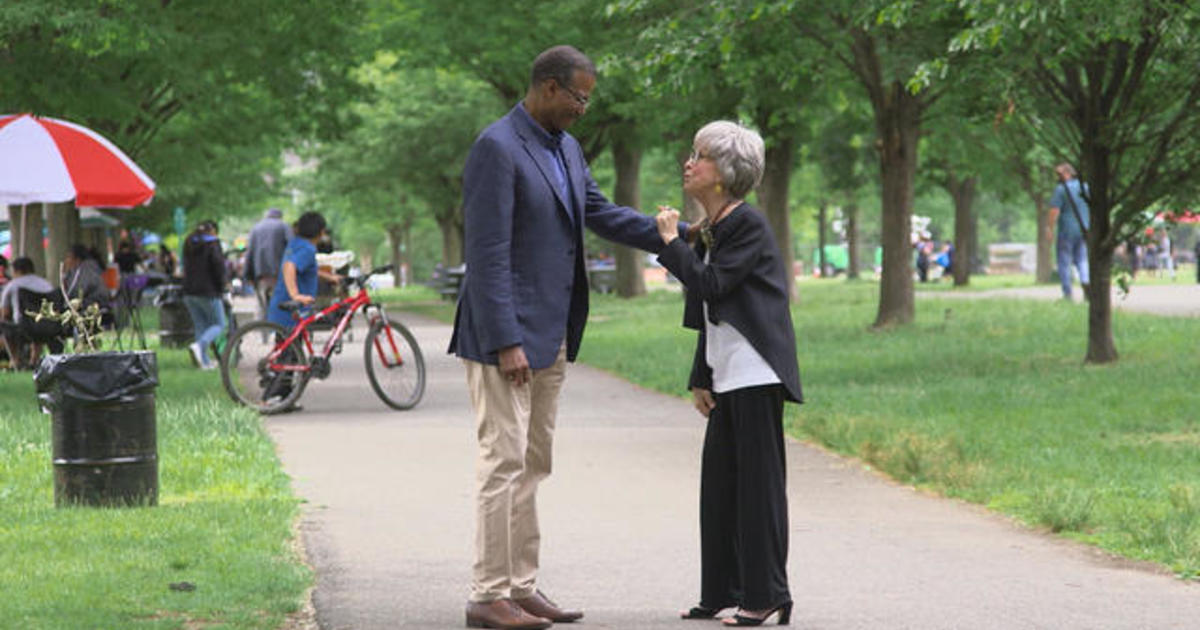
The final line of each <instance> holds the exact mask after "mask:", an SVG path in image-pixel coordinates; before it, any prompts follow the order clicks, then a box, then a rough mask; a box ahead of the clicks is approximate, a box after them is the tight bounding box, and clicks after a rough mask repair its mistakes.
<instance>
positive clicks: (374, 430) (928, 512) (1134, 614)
mask: <svg viewBox="0 0 1200 630" xmlns="http://www.w3.org/2000/svg"><path fill="white" fill-rule="evenodd" d="M402 319H404V320H405V321H406V322H408V323H410V324H411V325H412V328H413V330H414V333H415V334H416V335H417V337H418V339H419V341H420V343H421V346H422V348H424V349H425V354H426V361H427V362H428V365H429V368H430V374H429V376H430V378H429V383H428V389H427V392H426V396H425V400H424V401H423V402H422V403H421V405H420V406H418V408H417V409H415V410H412V411H409V412H395V411H391V410H389V409H387V408H386V407H385V406H384V405H383V404H382V403H381V402H379V401H378V400H377V399H376V398H375V397H374V395H373V393H372V392H371V390H370V388H369V386H368V384H367V382H366V380H365V374H364V373H363V371H362V367H361V356H362V355H361V350H360V343H358V342H357V340H356V343H352V344H347V346H346V352H344V353H343V354H342V355H340V356H339V357H337V364H336V369H335V370H334V374H333V376H332V377H331V378H330V379H329V380H327V381H323V382H317V383H314V384H313V385H312V386H311V387H310V388H309V389H308V390H307V391H306V392H305V395H304V398H303V400H302V403H303V405H304V410H303V411H301V412H299V413H296V414H291V415H286V416H277V417H272V418H270V420H269V421H268V423H267V424H268V427H269V430H270V432H271V434H272V435H273V436H274V438H275V440H276V441H277V443H278V446H279V452H280V456H281V457H282V459H283V462H284V466H285V468H286V470H287V472H288V473H289V474H291V475H292V477H293V479H294V484H295V488H296V491H297V492H298V493H299V494H300V496H302V497H304V498H305V499H306V500H307V504H306V505H305V507H304V514H303V519H302V524H301V528H302V532H303V539H304V543H305V545H306V548H307V552H308V555H309V560H310V561H311V563H312V564H313V566H315V567H316V570H317V575H318V580H317V587H316V590H315V593H314V596H313V597H314V603H315V606H316V617H317V621H318V622H319V624H320V627H321V628H322V629H323V630H375V629H384V628H387V629H391V628H461V627H463V605H464V602H465V599H466V595H467V585H468V581H469V579H470V566H471V557H472V549H471V547H472V541H473V529H474V523H473V513H474V510H473V507H472V506H473V500H472V496H473V485H474V472H473V466H474V453H475V438H474V429H473V420H472V414H471V411H470V408H469V403H468V400H467V392H466V386H465V384H464V375H463V369H462V367H461V365H459V363H458V362H457V361H456V360H454V359H453V358H451V357H449V356H447V355H446V354H445V353H444V352H443V351H444V349H445V347H446V343H447V340H448V338H449V333H450V330H449V328H448V327H447V326H445V325H442V324H438V323H434V322H432V321H428V320H414V319H413V318H408V317H406V318H402ZM359 339H361V337H359ZM585 343H586V340H585ZM562 400H563V403H562V408H561V416H560V422H559V430H558V433H557V440H556V442H557V443H556V445H555V473H554V475H553V476H552V477H551V478H550V480H549V481H548V482H546V484H545V485H544V486H543V488H542V492H541V501H540V509H541V513H542V525H543V527H542V529H543V544H542V559H543V568H542V572H541V581H540V585H541V586H542V587H543V588H544V589H545V590H546V591H547V592H548V593H549V594H550V595H551V597H553V598H555V599H557V600H558V601H560V602H562V603H564V604H566V605H569V606H579V607H582V608H584V609H585V610H586V613H587V616H586V617H585V619H584V620H583V622H582V623H579V624H576V627H579V628H581V629H582V628H623V629H628V628H679V629H684V630H687V629H690V628H697V627H701V628H715V627H716V626H715V625H714V624H713V623H712V622H685V621H680V620H679V619H677V618H676V611H677V610H678V609H680V608H683V607H687V606H689V605H692V604H694V603H695V602H696V598H697V591H698V583H699V569H698V561H697V548H698V542H697V541H698V534H697V523H696V518H697V500H698V499H697V497H698V478H699V477H698V472H699V452H700V444H701V439H702V434H703V424H702V421H701V419H700V418H699V416H698V415H697V414H696V412H695V411H694V410H693V409H692V408H691V406H690V405H689V404H688V403H687V402H685V401H684V400H683V399H681V398H674V397H670V396H664V395H662V394H658V393H653V392H650V391H647V390H644V389H641V388H639V387H637V386H635V385H631V384H629V383H627V382H625V381H622V380H620V379H617V378H615V377H613V376H611V375H609V374H606V373H604V372H601V371H599V370H596V369H592V368H589V367H587V366H583V365H574V366H571V367H570V368H569V370H568V376H567V384H566V388H565V391H564V393H563V399H562ZM787 457H788V482H789V501H790V510H791V533H792V537H791V554H790V562H789V573H790V577H791V586H792V593H793V597H794V598H795V601H796V610H795V612H794V613H793V617H792V624H793V626H795V627H798V628H804V629H821V630H851V629H864V630H868V629H869V630H877V629H885V630H896V629H904V628H912V629H920V630H938V629H959V628H962V629H971V630H986V629H997V630H999V629H1003V630H1020V629H1027V628H1028V629H1034V628H1054V629H1069V628H1087V629H1167V628H1179V629H1184V628H1195V627H1197V620H1198V619H1200V585H1197V584H1188V583H1184V582H1181V581H1179V580H1176V579H1174V578H1173V577H1172V576H1170V575H1167V574H1164V573H1163V572H1161V571H1158V570H1155V569H1153V568H1151V567H1146V566H1140V565H1135V564H1133V563H1129V562H1126V561H1121V560H1116V559H1112V558H1110V557H1108V556H1106V555H1105V554H1102V553H1100V552H1098V551H1095V550H1094V549H1091V548H1088V547H1085V546H1082V545H1077V544H1074V543H1071V542H1067V541H1064V540H1061V539H1057V538H1054V537H1050V536H1046V535H1043V534H1040V533H1037V532H1032V531H1029V530H1027V529H1025V528H1022V527H1020V526H1017V525H1014V524H1012V523H1010V522H1009V521H1007V520H1006V519H1005V518H1002V517H1000V516H997V515H994V514H991V513H988V512H986V511H984V510H982V509H980V508H978V507H975V506H972V505H968V504H964V503H960V502H957V501H950V500H945V499H940V498H937V497H933V496H929V495H927V494H924V493H921V492H917V491H914V490H912V489H910V488H907V487H904V486H900V485H897V484H895V483H892V482H890V481H888V480H885V479H883V478H880V477H879V476H877V475H875V474H873V473H871V472H869V471H866V470H864V469H863V467H862V466H860V465H859V464H857V463H855V462H852V461H847V460H844V459H841V458H838V457H834V456H831V455H829V454H827V453H825V452H823V451H821V450H819V449H817V448H813V447H811V446H808V445H805V444H802V443H799V442H795V441H789V443H788V451H787Z"/></svg>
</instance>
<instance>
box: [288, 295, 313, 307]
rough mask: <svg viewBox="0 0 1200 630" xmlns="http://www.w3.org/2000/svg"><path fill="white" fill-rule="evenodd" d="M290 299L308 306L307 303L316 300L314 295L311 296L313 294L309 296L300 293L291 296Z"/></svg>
mask: <svg viewBox="0 0 1200 630" xmlns="http://www.w3.org/2000/svg"><path fill="white" fill-rule="evenodd" d="M292 301H293V302H299V303H301V304H303V305H305V306H308V305H309V304H312V303H313V302H316V301H317V299H316V298H314V297H313V296H311V295H305V294H303V293H301V294H299V295H297V296H295V297H293V298H292Z"/></svg>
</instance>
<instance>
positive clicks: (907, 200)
mask: <svg viewBox="0 0 1200 630" xmlns="http://www.w3.org/2000/svg"><path fill="white" fill-rule="evenodd" d="M879 91H880V93H881V94H882V98H881V99H879V101H878V102H876V103H874V108H875V124H876V129H877V132H878V134H879V145H878V147H879V153H880V159H879V171H880V178H881V180H882V183H883V230H882V234H881V238H880V240H881V241H882V245H883V274H882V277H881V279H880V282H879V312H878V315H877V316H876V318H875V324H874V327H875V328H883V327H887V326H894V325H902V324H909V323H912V321H913V319H914V317H915V306H914V304H913V267H912V243H911V242H910V241H911V238H912V236H911V233H912V205H913V178H914V176H915V174H916V169H917V140H918V138H919V135H920V130H921V105H920V102H919V100H918V97H917V96H916V95H913V94H912V93H911V92H909V91H908V89H907V88H906V87H905V86H904V84H903V83H901V82H899V81H895V82H893V83H892V84H890V85H888V86H885V87H881V88H880V90H879Z"/></svg>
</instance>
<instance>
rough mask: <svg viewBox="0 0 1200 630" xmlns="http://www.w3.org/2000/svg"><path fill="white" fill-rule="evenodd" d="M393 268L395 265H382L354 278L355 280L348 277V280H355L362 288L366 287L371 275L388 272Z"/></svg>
mask: <svg viewBox="0 0 1200 630" xmlns="http://www.w3.org/2000/svg"><path fill="white" fill-rule="evenodd" d="M393 268H394V265H383V266H380V267H376V268H374V269H372V270H370V271H368V272H367V273H365V274H363V275H361V276H359V277H357V278H354V279H353V280H351V279H349V278H347V280H346V281H347V283H349V282H353V283H354V284H355V285H357V286H358V288H360V289H365V288H366V287H367V280H369V279H370V278H371V276H376V275H379V274H381V273H387V272H389V271H391V270H392V269H393Z"/></svg>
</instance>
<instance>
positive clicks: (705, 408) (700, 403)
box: [692, 387, 717, 418]
mask: <svg viewBox="0 0 1200 630" xmlns="http://www.w3.org/2000/svg"><path fill="white" fill-rule="evenodd" d="M692 405H694V406H695V407H696V411H699V412H700V415H702V416H704V417H705V418H707V417H708V414H710V413H712V410H713V409H716V408H717V401H716V400H714V399H713V395H712V392H711V391H709V390H707V389H701V388H699V387H693V388H692Z"/></svg>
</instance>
